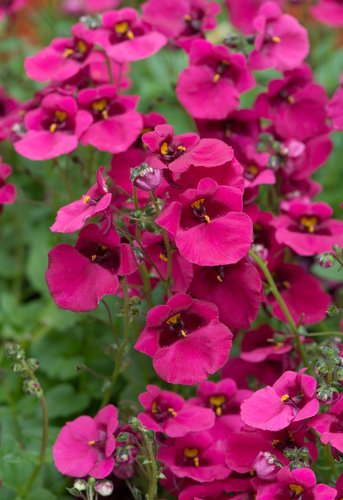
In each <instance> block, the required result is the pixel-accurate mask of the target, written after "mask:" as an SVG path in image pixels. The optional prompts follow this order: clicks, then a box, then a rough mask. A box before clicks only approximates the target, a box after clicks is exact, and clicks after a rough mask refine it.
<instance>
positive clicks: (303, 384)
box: [241, 369, 319, 431]
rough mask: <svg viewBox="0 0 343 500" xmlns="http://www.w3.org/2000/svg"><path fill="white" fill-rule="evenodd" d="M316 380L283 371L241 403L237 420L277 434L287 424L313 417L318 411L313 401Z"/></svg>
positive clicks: (315, 400)
mask: <svg viewBox="0 0 343 500" xmlns="http://www.w3.org/2000/svg"><path fill="white" fill-rule="evenodd" d="M316 385H317V383H316V379H315V378H313V377H311V376H309V375H306V374H304V369H303V370H300V371H299V372H298V373H296V372H292V371H286V372H284V374H283V375H282V376H281V377H280V378H279V379H278V380H277V381H276V382H275V383H274V384H273V386H272V387H270V386H267V387H265V388H264V389H260V390H258V391H256V392H255V393H254V394H253V395H252V396H251V397H250V398H249V399H246V400H245V401H243V403H242V406H241V417H242V420H243V422H244V423H245V424H247V425H249V426H250V427H254V428H255V429H262V430H265V431H279V430H281V429H285V428H286V427H288V426H289V424H290V423H291V422H300V421H302V420H306V419H308V418H310V417H314V416H315V415H316V414H317V413H318V410H319V403H318V400H317V399H316Z"/></svg>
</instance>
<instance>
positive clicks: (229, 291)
mask: <svg viewBox="0 0 343 500" xmlns="http://www.w3.org/2000/svg"><path fill="white" fill-rule="evenodd" d="M261 288H262V284H261V279H260V276H259V273H258V271H257V270H256V268H255V267H254V266H253V265H252V264H251V263H250V262H247V261H245V260H241V261H240V262H238V263H237V264H232V265H229V266H216V267H199V268H197V269H196V270H195V274H194V278H193V281H192V284H191V286H190V293H191V294H192V295H193V296H194V297H196V298H198V299H203V300H205V299H206V300H210V301H211V302H213V303H214V304H215V305H216V306H217V307H218V311H219V319H220V321H222V322H223V323H224V324H225V325H227V326H228V327H229V328H234V329H239V328H248V327H249V325H250V324H251V323H252V322H253V321H254V319H255V318H256V316H257V313H258V310H259V306H260V303H261ZM232 311H235V314H232Z"/></svg>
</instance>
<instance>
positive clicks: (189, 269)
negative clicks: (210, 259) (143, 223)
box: [142, 233, 201, 298]
mask: <svg viewBox="0 0 343 500" xmlns="http://www.w3.org/2000/svg"><path fill="white" fill-rule="evenodd" d="M142 243H143V246H144V248H145V251H146V253H147V254H148V256H149V257H150V259H151V260H152V262H153V263H154V264H155V266H156V267H157V269H158V270H159V271H160V273H161V274H162V276H164V277H165V278H166V277H167V273H168V258H167V250H166V247H165V244H164V240H163V236H162V235H161V234H152V233H144V234H143V238H142ZM146 265H147V266H148V267H149V262H146ZM172 278H173V284H172V291H173V292H181V293H185V292H187V290H188V288H189V285H190V284H191V281H192V278H193V265H192V264H191V263H190V262H187V260H185V259H184V258H183V257H181V255H180V252H179V251H178V250H177V249H174V248H173V249H172ZM198 298H201V297H198Z"/></svg>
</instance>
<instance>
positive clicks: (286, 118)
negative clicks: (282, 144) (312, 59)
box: [255, 66, 329, 141]
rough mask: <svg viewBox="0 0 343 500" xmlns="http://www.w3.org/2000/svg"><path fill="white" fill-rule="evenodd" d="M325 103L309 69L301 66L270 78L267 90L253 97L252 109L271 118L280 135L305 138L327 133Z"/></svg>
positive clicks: (290, 137) (287, 137)
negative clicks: (280, 76) (277, 77)
mask: <svg viewBox="0 0 343 500" xmlns="http://www.w3.org/2000/svg"><path fill="white" fill-rule="evenodd" d="M327 103H328V98H327V96H326V94H325V91H324V89H323V87H322V86H321V85H318V84H316V83H313V82H312V73H311V69H310V68H309V67H308V66H302V67H301V68H298V69H295V70H293V71H287V72H286V73H285V76H284V79H283V80H273V81H271V82H270V84H269V85H268V92H267V93H262V94H260V95H259V96H258V97H257V99H256V103H255V111H256V112H257V114H258V115H259V116H260V117H262V118H268V119H269V120H271V121H272V123H273V126H274V127H275V129H276V131H277V133H278V134H279V135H280V136H281V137H282V138H284V139H297V140H298V141H305V140H306V139H310V138H312V137H314V136H316V135H320V134H323V133H327V132H328V130H329V129H328V127H327V125H326V114H327V112H326V105H327Z"/></svg>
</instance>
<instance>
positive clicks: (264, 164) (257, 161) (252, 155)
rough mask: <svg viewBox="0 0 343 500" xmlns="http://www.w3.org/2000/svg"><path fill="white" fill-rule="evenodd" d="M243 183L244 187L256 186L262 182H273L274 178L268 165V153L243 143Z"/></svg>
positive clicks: (274, 181)
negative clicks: (260, 151)
mask: <svg viewBox="0 0 343 500" xmlns="http://www.w3.org/2000/svg"><path fill="white" fill-rule="evenodd" d="M244 149H245V158H244V160H242V164H243V166H244V173H243V176H244V183H245V188H246V189H252V188H256V187H258V186H261V185H263V184H267V185H268V184H275V183H276V178H275V174H274V172H273V170H272V169H271V168H270V165H269V154H268V153H259V152H257V151H256V148H255V146H253V145H252V144H249V145H245V148H244Z"/></svg>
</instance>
